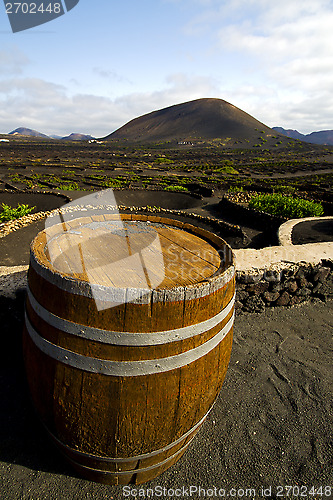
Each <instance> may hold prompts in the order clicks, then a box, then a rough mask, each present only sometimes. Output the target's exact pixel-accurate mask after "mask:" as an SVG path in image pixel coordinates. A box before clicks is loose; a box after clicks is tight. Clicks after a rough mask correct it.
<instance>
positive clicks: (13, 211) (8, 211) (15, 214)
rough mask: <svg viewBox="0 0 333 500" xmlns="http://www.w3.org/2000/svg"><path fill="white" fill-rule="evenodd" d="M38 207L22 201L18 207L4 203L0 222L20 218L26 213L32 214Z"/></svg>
mask: <svg viewBox="0 0 333 500" xmlns="http://www.w3.org/2000/svg"><path fill="white" fill-rule="evenodd" d="M35 208H36V207H29V205H21V204H20V203H19V204H18V206H17V207H16V208H12V207H10V206H9V205H6V204H5V203H2V212H1V213H0V222H7V221H10V220H14V219H19V218H20V217H23V216H24V215H28V214H30V212H32V211H33V210H34V209H35Z"/></svg>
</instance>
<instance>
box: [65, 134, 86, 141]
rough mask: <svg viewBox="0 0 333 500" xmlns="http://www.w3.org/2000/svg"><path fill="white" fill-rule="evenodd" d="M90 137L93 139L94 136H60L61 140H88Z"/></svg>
mask: <svg viewBox="0 0 333 500" xmlns="http://www.w3.org/2000/svg"><path fill="white" fill-rule="evenodd" d="M91 139H94V137H92V136H91V135H85V134H70V135H67V136H66V137H61V140H62V141H90V140H91Z"/></svg>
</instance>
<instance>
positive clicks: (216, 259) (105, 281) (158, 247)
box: [31, 215, 227, 290]
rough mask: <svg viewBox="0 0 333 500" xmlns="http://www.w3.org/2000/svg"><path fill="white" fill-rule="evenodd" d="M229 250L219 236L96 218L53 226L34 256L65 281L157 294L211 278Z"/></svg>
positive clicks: (155, 220)
mask: <svg viewBox="0 0 333 500" xmlns="http://www.w3.org/2000/svg"><path fill="white" fill-rule="evenodd" d="M147 219H148V220H147ZM226 247H227V245H226V244H225V242H224V241H223V240H222V239H220V238H218V237H216V236H215V235H213V234H212V235H211V236H210V233H208V232H205V231H203V230H199V229H198V228H195V227H194V226H189V225H188V224H183V223H179V222H177V221H172V220H169V219H162V218H159V217H148V218H147V216H137V218H135V216H126V215H122V216H119V215H118V216H114V215H98V216H91V217H85V218H79V219H73V220H67V221H63V222H62V223H60V224H59V223H58V224H55V225H50V226H49V227H47V228H46V229H45V230H44V231H42V232H41V233H39V234H38V235H37V237H36V238H35V240H34V241H33V243H32V246H31V252H32V255H33V256H34V259H35V260H36V261H37V262H38V263H39V264H41V265H42V266H43V267H46V268H48V269H50V271H52V272H55V273H57V274H60V275H61V276H63V277H64V278H72V279H73V278H74V279H75V280H79V281H85V282H89V283H94V284H97V285H101V286H106V287H111V288H145V289H146V288H150V289H157V290H158V289H170V288H174V287H180V286H189V285H195V284H197V283H200V282H203V281H205V280H207V279H209V278H212V277H213V276H214V275H216V273H218V272H219V270H221V266H222V257H221V256H223V255H224V252H225V250H226Z"/></svg>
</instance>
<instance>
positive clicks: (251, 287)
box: [235, 260, 333, 314]
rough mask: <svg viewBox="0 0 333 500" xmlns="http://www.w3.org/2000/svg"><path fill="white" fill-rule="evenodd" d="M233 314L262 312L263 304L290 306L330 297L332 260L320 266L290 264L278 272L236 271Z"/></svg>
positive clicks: (332, 296)
mask: <svg viewBox="0 0 333 500" xmlns="http://www.w3.org/2000/svg"><path fill="white" fill-rule="evenodd" d="M236 282H237V284H236V305H235V308H236V314H242V313H243V312H263V311H264V310H265V308H266V307H281V306H293V305H297V304H301V303H302V302H305V301H309V300H312V299H319V300H322V301H324V302H326V300H328V299H332V298H333V260H324V261H321V263H320V264H319V265H316V266H313V265H311V264H305V263H303V264H298V265H296V264H293V265H290V266H288V267H287V268H285V269H282V270H278V271H262V272H259V273H256V274H246V273H239V272H237V280H236Z"/></svg>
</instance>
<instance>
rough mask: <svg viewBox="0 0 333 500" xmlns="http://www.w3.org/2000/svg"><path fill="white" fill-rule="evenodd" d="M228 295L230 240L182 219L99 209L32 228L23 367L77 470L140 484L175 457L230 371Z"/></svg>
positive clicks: (48, 421) (45, 417) (36, 399)
mask: <svg viewBox="0 0 333 500" xmlns="http://www.w3.org/2000/svg"><path fill="white" fill-rule="evenodd" d="M138 263H139V264H140V265H138ZM161 263H162V264H163V265H161ZM140 269H141V271H140ZM234 294H235V270H234V266H233V263H232V252H231V250H230V248H229V247H228V245H226V243H225V242H224V241H223V240H222V239H221V238H219V237H217V236H215V235H213V234H211V233H209V232H207V231H205V230H202V229H200V228H197V227H194V226H192V225H189V224H183V223H182V222H179V221H175V220H171V219H165V218H160V217H153V216H151V217H150V216H143V215H141V216H140V215H122V216H121V217H120V216H118V217H116V216H115V215H98V216H97V215H96V216H91V217H85V218H80V219H76V220H73V221H72V222H67V223H66V224H65V223H64V224H56V225H54V226H51V227H50V228H48V229H46V230H44V231H42V232H41V233H39V234H38V236H37V237H36V238H35V240H34V241H33V242H32V244H31V258H30V267H29V273H28V292H27V301H26V316H25V328H24V336H23V339H24V356H25V364H26V371H27V377H28V382H29V386H30V391H31V395H32V399H33V402H34V405H35V408H36V410H37V412H38V414H39V416H40V418H41V420H42V422H43V423H44V424H45V427H46V429H47V430H48V432H49V434H50V435H51V436H52V437H53V439H54V441H55V443H56V444H57V446H58V447H59V448H60V449H61V450H62V452H63V453H64V454H65V456H66V457H67V459H68V460H69V461H70V462H71V463H72V465H73V466H74V467H75V468H76V470H78V471H79V472H80V473H81V474H82V475H83V476H84V477H86V478H88V479H91V480H94V481H98V482H103V483H106V484H139V483H143V482H146V481H148V480H150V479H152V478H154V477H156V476H157V475H159V474H161V473H162V472H163V471H164V470H166V469H167V468H168V467H170V466H171V465H172V464H173V463H175V462H176V461H177V460H178V459H179V458H180V457H181V456H182V454H183V453H184V452H185V450H186V448H187V447H188V446H189V444H190V443H191V441H192V439H193V437H194V436H195V434H196V433H197V431H198V430H199V428H200V426H201V425H202V423H203V422H204V420H205V418H206V417H207V415H208V413H209V411H210V409H211V408H212V405H213V404H214V402H215V400H216V398H217V396H218V394H219V391H220V389H221V386H222V383H223V380H224V378H225V374H226V371H227V366H228V363H229V359H230V354H231V347H232V330H233V321H234V298H235V295H234Z"/></svg>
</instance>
